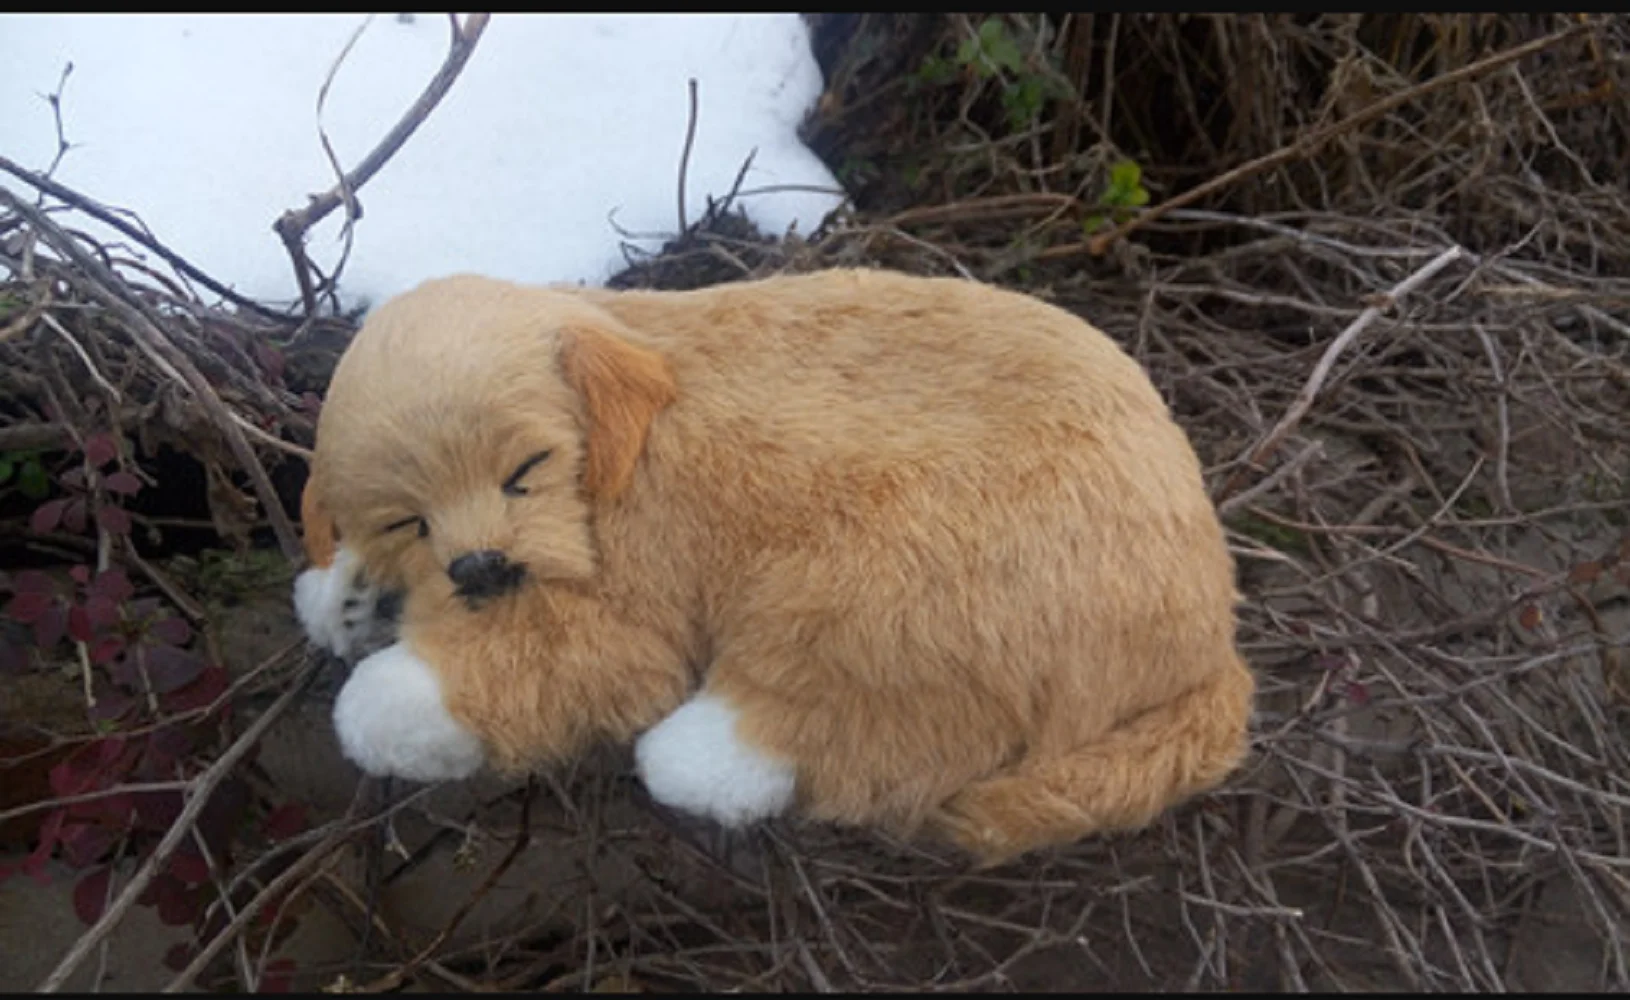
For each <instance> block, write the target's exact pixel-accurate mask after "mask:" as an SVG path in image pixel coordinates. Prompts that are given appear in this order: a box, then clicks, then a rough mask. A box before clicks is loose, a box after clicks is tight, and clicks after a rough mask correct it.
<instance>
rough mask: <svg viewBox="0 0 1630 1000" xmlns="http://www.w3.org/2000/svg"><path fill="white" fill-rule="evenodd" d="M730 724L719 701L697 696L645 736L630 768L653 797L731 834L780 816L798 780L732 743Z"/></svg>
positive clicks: (786, 768) (729, 711) (730, 714)
mask: <svg viewBox="0 0 1630 1000" xmlns="http://www.w3.org/2000/svg"><path fill="white" fill-rule="evenodd" d="M736 716H737V712H736V710H735V709H734V708H732V707H731V705H730V704H729V703H728V702H726V701H725V700H724V699H722V698H719V697H717V696H715V695H710V694H699V695H697V696H696V697H694V698H692V699H691V700H690V701H687V702H686V703H685V704H683V705H681V706H679V707H678V708H677V709H675V710H674V712H673V714H672V715H670V716H668V717H667V718H666V719H663V720H662V721H661V722H659V723H657V724H656V725H655V726H652V727H651V728H650V729H648V730H646V732H645V733H644V734H643V735H642V736H640V738H639V739H638V740H636V741H635V743H634V763H635V769H636V771H637V772H638V774H639V776H640V780H641V781H642V782H644V783H645V787H646V789H647V790H649V791H650V793H651V797H652V798H654V799H656V800H657V801H658V802H660V803H662V804H663V805H665V806H669V807H670V808H673V809H679V810H682V811H684V812H688V813H693V814H696V815H699V816H706V817H708V818H709V819H712V820H715V821H716V822H718V823H721V824H723V825H725V826H732V827H735V826H745V825H747V824H749V823H753V822H755V821H757V820H761V819H764V818H766V817H769V816H774V815H777V814H779V813H782V812H785V811H786V809H787V807H788V806H790V805H791V804H792V796H793V787H794V784H795V779H796V777H797V775H796V772H795V771H794V769H793V768H792V766H791V765H790V764H787V763H784V762H782V761H779V760H776V759H775V758H773V757H770V756H768V755H766V754H764V753H763V752H761V751H759V750H755V749H754V748H752V747H750V746H748V745H747V744H745V743H743V742H741V741H740V740H739V739H737V738H736Z"/></svg>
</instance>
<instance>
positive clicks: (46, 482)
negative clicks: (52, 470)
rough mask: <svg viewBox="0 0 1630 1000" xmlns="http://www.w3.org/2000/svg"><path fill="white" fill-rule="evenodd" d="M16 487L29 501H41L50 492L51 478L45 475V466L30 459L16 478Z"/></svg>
mask: <svg viewBox="0 0 1630 1000" xmlns="http://www.w3.org/2000/svg"><path fill="white" fill-rule="evenodd" d="M17 487H18V488H19V489H21V490H22V491H23V496H25V497H28V498H29V499H30V500H43V499H45V497H46V496H47V495H48V494H50V492H51V478H50V477H49V476H47V475H46V474H45V466H43V465H41V464H40V463H39V462H38V461H37V460H35V459H32V458H31V459H29V460H28V461H27V462H26V463H24V464H23V471H22V472H21V473H20V474H19V475H18V476H17Z"/></svg>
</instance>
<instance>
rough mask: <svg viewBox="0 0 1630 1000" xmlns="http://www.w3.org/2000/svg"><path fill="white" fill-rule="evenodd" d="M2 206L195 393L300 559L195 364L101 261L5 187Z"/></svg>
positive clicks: (289, 551)
mask: <svg viewBox="0 0 1630 1000" xmlns="http://www.w3.org/2000/svg"><path fill="white" fill-rule="evenodd" d="M0 203H4V204H5V205H7V206H8V207H10V208H11V209H12V210H13V211H15V212H17V213H18V214H19V215H21V216H23V217H24V218H25V219H27V220H28V221H29V223H30V224H31V225H33V226H34V227H35V228H36V229H37V230H38V231H39V232H40V234H41V235H42V236H44V237H45V239H46V241H47V242H49V243H50V244H51V245H52V246H53V247H54V248H55V249H56V250H57V252H58V253H61V254H62V255H63V256H65V257H67V258H68V259H69V260H70V261H72V262H73V264H74V265H75V266H76V267H78V268H80V269H81V270H82V271H84V272H85V273H86V274H87V275H89V276H90V277H92V278H94V279H95V280H94V283H93V284H91V285H89V286H88V291H89V292H90V294H91V295H92V296H93V297H95V298H96V299H97V300H98V301H100V302H101V303H102V304H103V305H104V306H106V307H107V308H109V309H111V310H112V311H113V312H114V313H116V314H117V315H118V316H119V317H120V318H121V319H122V320H123V321H124V322H125V324H126V325H127V326H128V327H129V329H130V331H131V333H132V334H133V335H134V338H135V340H136V343H137V344H138V345H139V346H140V347H141V348H142V349H143V350H144V351H145V352H147V353H148V354H149V355H150V356H151V357H152V358H153V359H154V361H155V362H157V363H159V364H160V365H161V366H162V367H164V368H165V369H167V370H168V371H169V372H170V373H171V374H172V377H174V378H175V379H176V381H178V382H180V383H182V384H183V385H184V386H185V387H186V388H187V389H188V390H189V391H190V392H191V393H192V394H193V396H194V398H196V399H197V400H198V402H199V403H200V404H201V405H202V406H203V408H204V410H205V412H206V413H208V414H209V416H210V418H211V420H212V421H213V422H214V423H215V425H216V427H217V428H218V429H219V430H220V431H221V433H222V435H223V436H224V437H225V438H226V440H227V444H228V445H229V446H230V447H231V449H232V452H233V455H234V456H235V457H236V458H237V460H238V462H239V464H240V465H241V466H242V468H243V470H244V472H245V473H246V474H247V475H248V476H249V480H250V482H251V483H253V484H254V488H255V493H256V496H257V497H258V498H259V500H260V502H261V506H262V507H263V508H264V509H265V511H266V517H267V519H268V520H270V521H271V524H272V530H273V532H274V533H276V535H277V540H278V544H279V545H280V546H281V547H282V549H283V554H284V555H285V556H287V557H288V558H289V559H290V560H291V561H296V560H298V559H299V558H300V557H301V554H302V549H301V546H300V537H299V535H298V534H297V533H296V532H295V530H294V525H293V524H292V523H290V521H289V517H288V514H287V513H286V512H285V511H284V510H283V504H282V501H281V500H280V499H279V498H278V496H277V491H276V490H275V489H273V488H272V483H271V480H270V479H269V478H268V477H267V475H266V470H265V468H264V467H262V466H261V464H260V460H259V459H258V458H256V457H255V453H254V450H253V449H251V448H250V447H249V442H248V441H246V440H245V439H244V436H243V431H242V430H241V429H240V428H239V427H238V425H237V423H236V422H234V421H233V419H232V414H231V412H230V411H229V410H228V409H227V408H226V404H224V403H222V402H221V398H220V396H218V395H217V394H216V393H215V390H214V389H213V388H212V387H211V386H210V384H209V382H208V381H207V380H206V379H205V378H204V376H203V374H202V373H201V372H200V371H199V370H198V368H197V366H196V365H194V364H193V362H192V359H191V358H189V357H188V356H187V355H186V354H185V353H184V352H183V351H181V350H180V349H179V348H178V347H176V346H175V344H174V343H173V342H172V341H171V340H170V338H169V337H168V336H167V335H166V334H165V333H164V330H163V329H162V327H161V326H160V325H159V322H158V321H157V320H156V319H154V318H153V317H151V316H149V315H148V310H147V308H146V307H145V306H144V305H142V304H141V303H140V302H139V301H138V300H136V299H134V298H133V297H129V296H128V292H124V291H122V290H123V288H124V286H123V284H122V283H121V282H120V281H119V280H118V278H117V277H115V276H114V274H113V273H112V272H111V271H110V270H108V268H107V267H106V266H105V265H103V264H102V262H100V261H98V260H96V259H95V258H93V257H91V256H90V255H89V254H87V253H85V251H84V250H82V249H80V248H79V246H78V245H77V244H76V243H75V242H74V241H73V240H72V239H71V238H69V237H68V236H67V235H66V234H65V233H63V232H62V230H61V229H60V228H58V227H57V225H56V224H55V223H54V222H52V221H51V220H50V219H49V218H48V217H47V216H46V215H45V213H43V212H41V211H39V210H38V209H36V208H34V207H33V206H31V205H29V204H28V203H27V202H24V201H22V200H21V199H19V198H17V197H16V196H14V195H13V194H12V193H11V192H9V191H6V190H5V189H3V188H0Z"/></svg>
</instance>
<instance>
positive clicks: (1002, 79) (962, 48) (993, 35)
mask: <svg viewBox="0 0 1630 1000" xmlns="http://www.w3.org/2000/svg"><path fill="white" fill-rule="evenodd" d="M959 72H966V73H970V74H972V75H973V76H974V77H975V78H976V79H978V80H981V81H988V80H995V81H998V82H999V83H1000V84H1001V88H1002V89H1001V94H1002V107H1003V109H1004V110H1005V111H1006V112H1007V119H1008V125H1009V126H1011V127H1012V128H1013V129H1015V130H1018V129H1022V128H1025V127H1027V126H1029V125H1031V124H1033V123H1034V122H1035V121H1036V119H1037V117H1039V116H1040V115H1041V109H1042V107H1043V106H1045V105H1046V103H1047V101H1049V100H1054V99H1060V98H1063V97H1067V96H1069V91H1068V89H1067V88H1066V87H1065V86H1064V84H1063V83H1062V81H1061V80H1060V79H1059V78H1058V77H1057V76H1055V75H1051V74H1048V73H1043V72H1037V71H1036V70H1034V69H1032V68H1031V66H1030V65H1029V63H1028V62H1027V61H1026V59H1025V56H1024V51H1023V50H1022V49H1021V48H1020V47H1019V42H1018V40H1017V39H1015V38H1014V37H1013V32H1012V31H1011V30H1009V28H1008V26H1007V23H1006V22H1005V21H1003V20H1002V19H1001V18H1000V17H987V18H985V20H984V21H983V22H981V23H980V25H979V27H978V29H977V30H976V31H975V32H974V35H973V37H971V38H965V39H963V40H962V43H961V44H960V45H958V46H957V48H956V52H955V53H954V54H953V55H952V56H951V57H950V58H946V57H944V56H937V55H930V56H928V57H927V58H926V59H924V60H923V62H922V65H921V66H919V67H918V68H917V79H918V81H919V82H920V83H923V84H927V85H929V86H942V85H944V84H947V83H950V82H952V81H953V80H955V79H956V78H957V76H958V74H959Z"/></svg>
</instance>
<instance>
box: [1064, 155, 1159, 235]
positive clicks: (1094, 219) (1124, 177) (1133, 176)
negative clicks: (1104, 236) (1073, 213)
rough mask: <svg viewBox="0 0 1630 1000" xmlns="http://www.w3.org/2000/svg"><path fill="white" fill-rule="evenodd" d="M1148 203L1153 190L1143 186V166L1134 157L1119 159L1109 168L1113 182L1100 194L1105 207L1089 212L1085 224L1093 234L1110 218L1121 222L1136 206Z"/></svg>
mask: <svg viewBox="0 0 1630 1000" xmlns="http://www.w3.org/2000/svg"><path fill="white" fill-rule="evenodd" d="M1147 204H1149V192H1148V190H1147V189H1145V188H1144V186H1143V168H1142V167H1140V166H1138V165H1137V163H1136V161H1133V160H1118V161H1116V163H1115V164H1114V165H1113V166H1111V167H1110V168H1109V185H1108V186H1107V187H1105V188H1104V191H1103V193H1102V194H1100V195H1099V196H1098V207H1099V208H1102V209H1104V211H1103V212H1102V213H1095V214H1093V215H1089V216H1087V220H1086V221H1085V222H1083V223H1082V224H1081V228H1082V229H1084V230H1086V232H1087V235H1088V236H1091V235H1092V234H1093V233H1095V232H1097V231H1098V230H1100V229H1102V228H1104V225H1105V224H1106V223H1108V222H1109V221H1110V219H1114V221H1115V224H1116V225H1119V224H1121V223H1123V222H1125V221H1126V220H1127V219H1128V218H1129V217H1130V216H1131V214H1132V209H1134V208H1142V207H1143V206H1144V205H1147Z"/></svg>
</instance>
